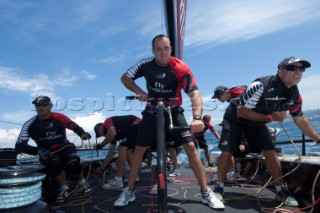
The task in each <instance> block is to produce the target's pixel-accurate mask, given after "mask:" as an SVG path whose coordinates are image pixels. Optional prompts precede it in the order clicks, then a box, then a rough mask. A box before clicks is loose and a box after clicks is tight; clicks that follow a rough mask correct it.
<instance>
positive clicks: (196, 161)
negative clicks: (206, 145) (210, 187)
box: [183, 142, 207, 191]
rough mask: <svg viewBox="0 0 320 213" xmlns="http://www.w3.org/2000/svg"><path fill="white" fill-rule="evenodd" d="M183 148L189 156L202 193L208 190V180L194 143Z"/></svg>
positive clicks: (186, 144)
mask: <svg viewBox="0 0 320 213" xmlns="http://www.w3.org/2000/svg"><path fill="white" fill-rule="evenodd" d="M183 148H184V150H185V152H186V154H187V156H188V159H189V164H190V167H191V168H192V170H193V173H194V174H195V176H196V178H197V180H198V182H199V184H200V188H201V190H202V191H206V190H207V180H206V176H205V174H204V170H203V168H202V163H201V159H200V156H199V153H198V150H197V149H196V148H195V146H194V142H189V143H185V144H183Z"/></svg>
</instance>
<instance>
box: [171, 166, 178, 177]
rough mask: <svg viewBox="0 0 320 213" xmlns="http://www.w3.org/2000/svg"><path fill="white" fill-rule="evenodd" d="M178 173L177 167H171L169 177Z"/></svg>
mask: <svg viewBox="0 0 320 213" xmlns="http://www.w3.org/2000/svg"><path fill="white" fill-rule="evenodd" d="M179 175H180V171H179V169H176V168H173V169H172V170H171V171H170V173H169V177H176V176H179Z"/></svg>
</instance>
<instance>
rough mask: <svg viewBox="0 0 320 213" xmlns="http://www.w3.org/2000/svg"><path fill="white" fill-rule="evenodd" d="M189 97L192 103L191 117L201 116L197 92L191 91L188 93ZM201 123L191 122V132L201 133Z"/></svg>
mask: <svg viewBox="0 0 320 213" xmlns="http://www.w3.org/2000/svg"><path fill="white" fill-rule="evenodd" d="M189 97H190V99H191V103H192V115H193V117H194V116H196V115H200V116H201V115H202V110H203V108H202V97H201V94H200V92H199V90H193V91H192V92H190V93H189ZM203 126H204V124H203V121H202V120H193V121H192V123H191V125H190V128H191V132H201V131H202V130H203Z"/></svg>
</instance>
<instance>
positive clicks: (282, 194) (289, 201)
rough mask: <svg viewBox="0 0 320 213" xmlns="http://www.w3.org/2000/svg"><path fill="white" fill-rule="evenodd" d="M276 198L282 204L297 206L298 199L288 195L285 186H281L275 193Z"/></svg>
mask: <svg viewBox="0 0 320 213" xmlns="http://www.w3.org/2000/svg"><path fill="white" fill-rule="evenodd" d="M276 200H278V201H283V202H284V205H287V206H291V207H297V206H299V203H298V201H297V200H296V199H295V198H294V197H292V196H291V195H290V193H289V192H288V190H287V189H286V188H285V187H282V188H281V190H280V191H279V192H277V194H276Z"/></svg>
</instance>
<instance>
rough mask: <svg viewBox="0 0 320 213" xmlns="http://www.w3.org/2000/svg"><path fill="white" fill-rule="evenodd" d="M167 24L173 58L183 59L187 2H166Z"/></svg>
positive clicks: (165, 0)
mask: <svg viewBox="0 0 320 213" xmlns="http://www.w3.org/2000/svg"><path fill="white" fill-rule="evenodd" d="M164 7H165V8H164V10H165V17H164V18H165V24H166V30H167V34H168V36H169V38H170V41H171V45H172V53H171V55H172V56H175V57H177V58H179V59H182V49H183V40H184V32H185V24H186V13H187V0H164Z"/></svg>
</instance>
